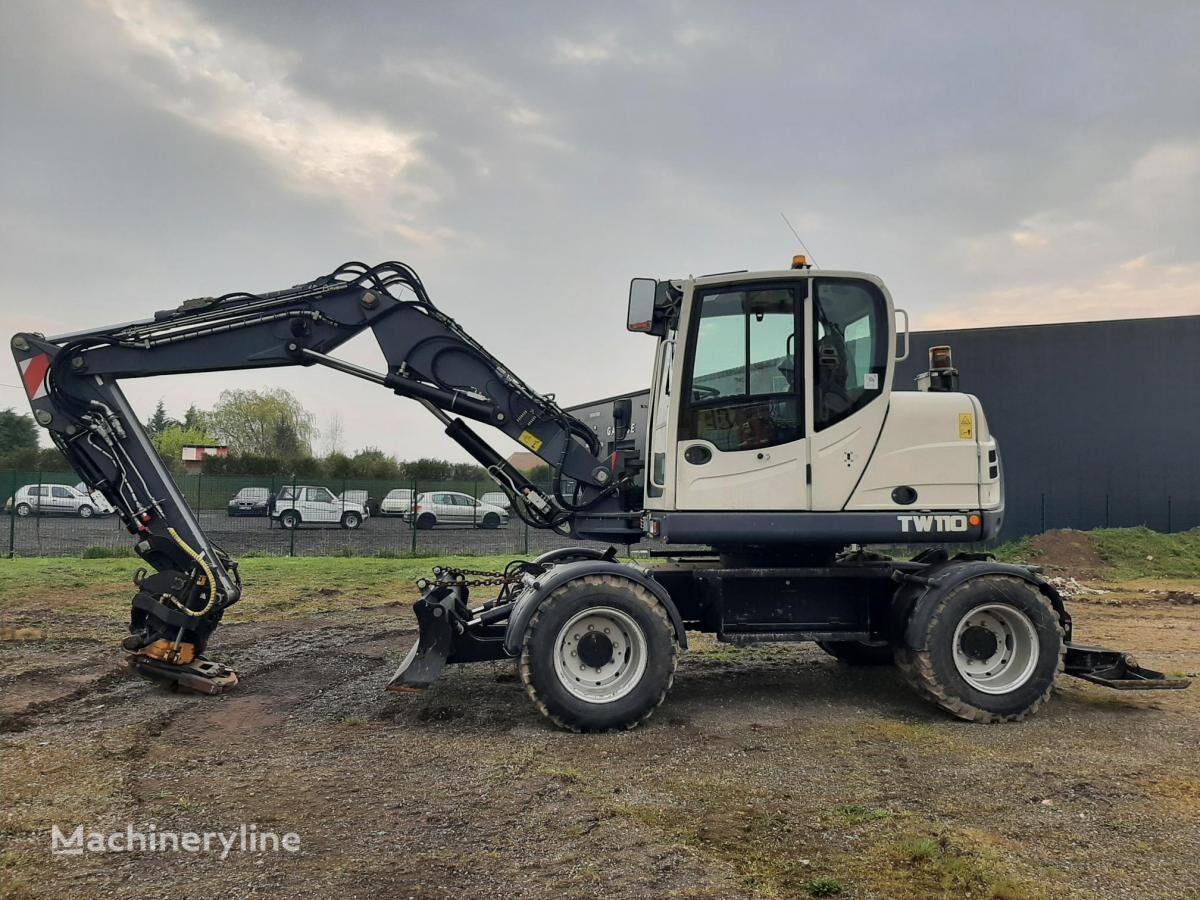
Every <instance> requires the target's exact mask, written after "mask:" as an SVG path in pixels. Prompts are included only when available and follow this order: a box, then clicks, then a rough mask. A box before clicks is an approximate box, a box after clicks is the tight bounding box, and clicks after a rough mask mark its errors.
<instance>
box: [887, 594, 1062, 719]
mask: <svg viewBox="0 0 1200 900" xmlns="http://www.w3.org/2000/svg"><path fill="white" fill-rule="evenodd" d="M933 602H934V603H935V607H934V609H933V611H932V615H931V616H929V617H928V620H927V624H926V625H925V626H924V627H923V629H922V631H923V634H920V635H918V636H917V643H918V644H919V645H923V646H924V649H922V650H916V649H910V648H908V647H901V648H899V649H897V651H896V663H897V665H898V666H899V667H900V671H901V672H902V673H903V674H904V676H905V678H906V679H907V680H908V682H909V683H910V684H911V685H912V686H913V687H914V688H915V689H916V690H917V692H918V693H920V694H921V695H923V696H924V697H926V698H927V699H929V700H931V701H932V702H933V703H936V704H937V705H938V706H940V707H941V708H942V709H945V710H947V711H948V712H950V713H953V714H954V715H956V716H958V717H959V718H960V719H968V720H970V721H973V722H1016V721H1019V720H1020V719H1023V718H1025V717H1026V716H1028V715H1030V714H1031V713H1033V712H1035V711H1036V710H1037V708H1038V707H1039V706H1041V705H1042V704H1043V703H1044V702H1045V701H1046V699H1047V698H1048V697H1049V696H1050V692H1051V690H1052V689H1053V687H1054V676H1055V675H1057V674H1058V673H1059V672H1061V671H1062V668H1063V657H1064V654H1065V653H1066V644H1065V643H1064V641H1063V630H1062V624H1061V622H1060V621H1059V617H1058V613H1057V612H1056V611H1055V609H1054V607H1053V606H1051V604H1050V601H1049V599H1047V598H1046V596H1045V595H1044V594H1042V593H1041V592H1040V591H1039V590H1037V589H1036V588H1035V587H1034V586H1033V585H1031V584H1030V583H1029V582H1027V581H1024V580H1022V579H1020V578H1014V577H1012V576H1008V575H984V576H980V577H978V578H973V579H971V580H970V581H967V582H965V583H963V584H961V585H959V586H958V587H957V588H954V589H953V590H951V591H950V592H949V593H948V594H946V595H945V596H944V597H938V598H935V599H934V600H933Z"/></svg>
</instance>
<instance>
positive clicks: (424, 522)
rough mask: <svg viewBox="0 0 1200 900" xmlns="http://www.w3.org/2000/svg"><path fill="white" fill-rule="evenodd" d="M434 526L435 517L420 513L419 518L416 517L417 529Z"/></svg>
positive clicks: (430, 514) (435, 522) (431, 514)
mask: <svg viewBox="0 0 1200 900" xmlns="http://www.w3.org/2000/svg"><path fill="white" fill-rule="evenodd" d="M436 524H437V516H435V515H434V514H433V513H421V514H420V515H419V516H417V527H418V528H432V527H433V526H434V525H436Z"/></svg>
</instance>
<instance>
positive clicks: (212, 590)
mask: <svg viewBox="0 0 1200 900" xmlns="http://www.w3.org/2000/svg"><path fill="white" fill-rule="evenodd" d="M167 534H169V535H170V536H171V539H172V540H173V541H175V543H176V544H178V545H179V549H181V550H182V551H183V552H184V553H186V554H187V555H188V557H189V558H190V559H191V560H192V561H193V562H194V563H195V564H196V565H198V566H199V567H200V571H202V572H203V573H204V577H205V578H206V579H208V603H207V604H205V606H204V609H199V610H197V609H188V608H187V607H186V606H184V605H183V604H182V603H180V602H179V601H178V600H177V599H175V598H174V597H171V595H170V594H167V595H166V596H168V597H170V599H171V602H172V603H174V604H175V605H176V606H177V607H179V611H180V612H182V613H184V614H185V615H189V616H192V617H193V618H196V619H199V618H201V617H202V616H206V615H208V614H209V612H210V611H211V610H212V608H213V604H214V603H216V600H217V583H216V581H215V580H214V579H213V573H212V569H210V568H209V567H208V563H206V562H205V561H204V557H203V556H202V555H201V554H199V553H197V552H196V551H195V550H193V549H192V548H191V547H189V546H188V544H187V541H185V540H184V539H183V538H181V537H180V536H179V532H177V531H176V530H175V529H174V528H168V529H167Z"/></svg>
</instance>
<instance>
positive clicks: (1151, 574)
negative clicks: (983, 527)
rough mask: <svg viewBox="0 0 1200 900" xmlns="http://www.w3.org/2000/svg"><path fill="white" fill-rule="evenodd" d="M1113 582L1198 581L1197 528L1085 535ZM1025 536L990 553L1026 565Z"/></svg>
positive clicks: (1028, 550) (1112, 530) (1199, 533)
mask: <svg viewBox="0 0 1200 900" xmlns="http://www.w3.org/2000/svg"><path fill="white" fill-rule="evenodd" d="M1084 533H1085V534H1086V535H1087V537H1088V540H1089V541H1090V542H1091V544H1092V546H1093V547H1094V548H1095V549H1096V552H1097V553H1098V554H1099V555H1100V558H1101V559H1102V560H1104V564H1105V567H1106V571H1105V573H1104V574H1105V575H1106V576H1107V577H1108V578H1110V579H1111V580H1114V581H1135V580H1138V579H1144V578H1189V579H1191V578H1200V528H1193V529H1191V530H1190V531H1179V532H1175V533H1173V534H1162V533H1160V532H1157V531H1152V530H1151V529H1149V528H1099V529H1096V530H1095V531H1088V532H1084ZM1034 540H1035V538H1032V537H1027V538H1022V539H1021V540H1019V541H1014V542H1012V543H1009V544H1004V545H1002V546H1000V547H997V548H996V549H995V550H994V551H993V552H994V553H995V555H996V558H997V559H999V560H1001V561H1002V562H1018V563H1020V562H1029V561H1030V559H1031V558H1032V549H1033V546H1032V545H1033V541H1034Z"/></svg>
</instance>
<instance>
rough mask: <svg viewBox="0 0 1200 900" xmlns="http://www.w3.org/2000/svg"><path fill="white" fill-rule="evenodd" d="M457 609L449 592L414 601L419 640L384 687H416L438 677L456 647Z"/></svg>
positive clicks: (395, 688)
mask: <svg viewBox="0 0 1200 900" xmlns="http://www.w3.org/2000/svg"><path fill="white" fill-rule="evenodd" d="M453 612H454V596H453V594H449V593H448V594H446V596H444V597H442V598H441V599H440V600H428V599H426V598H424V597H422V598H421V599H420V600H418V601H417V602H416V603H414V604H413V613H415V614H416V617H417V625H418V627H419V629H420V631H419V632H418V635H417V642H416V643H415V644H413V646H412V649H411V650H409V651H408V656H406V657H404V662H402V663H400V668H398V669H396V674H395V675H393V676H392V680H391V681H389V682H388V683H387V687H386V688H385V690H389V691H413V690H421V689H422V688H427V687H429V685H431V684H433V682H434V681H436V680H437V677H438V676H439V675H441V674H442V670H443V669H445V668H446V662H447V660H448V659H449V658H450V653H451V651H452V650H453V648H454V632H453V625H452V624H451V621H452V617H453Z"/></svg>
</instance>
